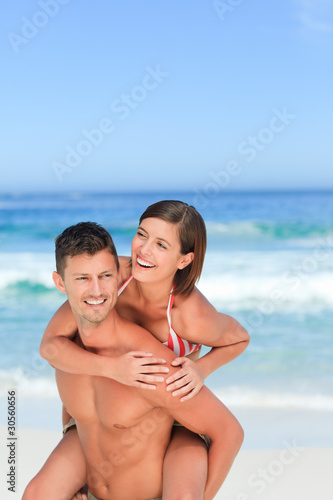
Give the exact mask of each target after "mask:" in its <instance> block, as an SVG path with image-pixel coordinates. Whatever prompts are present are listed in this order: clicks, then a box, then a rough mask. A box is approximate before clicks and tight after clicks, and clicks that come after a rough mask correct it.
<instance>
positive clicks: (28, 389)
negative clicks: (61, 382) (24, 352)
mask: <svg viewBox="0 0 333 500" xmlns="http://www.w3.org/2000/svg"><path fill="white" fill-rule="evenodd" d="M12 389H15V390H16V391H17V393H18V395H19V396H25V397H35V396H38V397H39V396H40V397H43V398H45V397H50V398H54V397H59V395H58V390H57V386H56V383H55V379H54V377H47V376H44V377H41V376H38V377H28V376H26V375H25V374H24V372H23V370H22V368H21V367H17V368H15V369H12V370H9V371H3V370H0V396H6V395H7V391H9V390H12Z"/></svg>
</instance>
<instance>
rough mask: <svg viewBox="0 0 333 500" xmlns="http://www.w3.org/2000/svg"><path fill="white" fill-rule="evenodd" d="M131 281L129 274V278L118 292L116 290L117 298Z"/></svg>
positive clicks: (131, 277)
mask: <svg viewBox="0 0 333 500" xmlns="http://www.w3.org/2000/svg"><path fill="white" fill-rule="evenodd" d="M132 279H133V275H132V274H131V276H130V277H129V278H127V280H126V281H125V282H124V283H123V284H122V285H121V287H120V288H119V290H118V297H119V295H120V294H121V293H122V292H123V291H124V290H125V288H126V287H127V285H128V284H129V283H130V282H131V281H132Z"/></svg>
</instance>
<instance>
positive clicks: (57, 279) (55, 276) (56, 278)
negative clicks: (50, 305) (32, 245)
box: [52, 271, 66, 293]
mask: <svg viewBox="0 0 333 500" xmlns="http://www.w3.org/2000/svg"><path fill="white" fill-rule="evenodd" d="M52 278H53V281H54V284H55V286H56V287H57V288H58V290H59V292H61V293H66V289H65V286H64V282H63V280H62V277H61V276H60V274H59V273H57V271H53V274H52Z"/></svg>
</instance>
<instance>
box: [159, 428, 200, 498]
mask: <svg viewBox="0 0 333 500" xmlns="http://www.w3.org/2000/svg"><path fill="white" fill-rule="evenodd" d="M207 472H208V455H207V446H206V444H205V443H204V441H203V440H202V439H201V438H200V437H199V436H198V435H197V434H194V433H193V432H190V431H189V430H188V429H186V428H185V427H174V428H173V431H172V437H171V441H170V444H169V446H168V449H167V451H166V454H165V458H164V465H163V500H202V499H203V497H204V491H205V486H206V481H207Z"/></svg>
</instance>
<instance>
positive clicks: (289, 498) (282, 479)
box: [0, 399, 333, 500]
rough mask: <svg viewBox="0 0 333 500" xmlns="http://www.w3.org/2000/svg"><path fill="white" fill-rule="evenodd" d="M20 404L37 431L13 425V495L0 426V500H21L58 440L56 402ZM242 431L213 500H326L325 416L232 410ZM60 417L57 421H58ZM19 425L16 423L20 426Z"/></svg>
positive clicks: (332, 445) (328, 439)
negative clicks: (40, 424)
mask: <svg viewBox="0 0 333 500" xmlns="http://www.w3.org/2000/svg"><path fill="white" fill-rule="evenodd" d="M32 401H33V400H26V401H24V402H21V404H20V410H19V411H20V412H21V411H22V412H23V411H24V416H23V414H22V418H21V420H22V421H23V422H25V423H29V420H30V418H31V416H32V415H33V413H34V411H33V408H34V410H35V414H37V415H39V419H40V421H41V420H43V421H44V422H45V418H46V417H47V416H49V417H50V418H49V419H48V424H47V425H44V427H49V428H44V429H42V428H38V424H37V423H36V422H35V424H33V423H32V422H31V427H30V428H29V427H23V426H20V425H19V426H18V428H17V441H16V443H15V454H16V457H15V458H16V469H15V492H12V491H8V489H7V488H8V487H9V486H10V485H9V484H7V483H6V481H7V479H8V478H7V476H6V475H7V473H8V472H9V464H8V450H9V448H7V446H6V444H7V442H8V440H7V429H6V427H4V426H1V428H0V429H1V436H2V437H1V443H2V446H1V470H2V471H3V472H2V477H1V484H0V495H1V499H10V498H11V499H13V500H18V499H21V497H22V493H23V491H24V488H25V486H26V484H27V483H28V481H29V480H30V479H31V478H32V477H33V476H34V474H35V473H36V472H37V471H38V470H39V468H40V467H41V466H42V464H43V463H44V461H45V459H46V458H47V457H48V455H49V453H50V451H51V450H52V449H53V448H54V446H55V445H56V444H57V442H58V441H59V439H60V437H61V433H60V432H59V431H57V430H55V427H54V426H55V422H56V420H57V418H58V415H60V412H59V410H60V405H59V402H58V401H56V400H54V399H50V400H49V401H47V400H44V401H43V402H39V403H38V404H35V403H37V401H35V402H34V403H33V404H32ZM232 411H233V412H234V413H235V414H236V415H237V417H238V419H239V420H240V422H241V423H242V425H243V428H244V430H245V440H244V445H243V447H242V450H241V451H240V453H239V455H238V457H237V459H236V461H235V463H234V465H233V468H232V470H231V472H230V474H229V476H228V478H227V480H226V482H225V483H224V485H223V486H222V488H221V490H220V492H219V493H218V495H217V496H216V499H218V500H282V499H283V500H317V499H320V500H332V498H333V474H332V470H333V432H332V428H331V425H330V422H331V420H332V412H331V411H326V412H325V411H316V410H300V409H298V410H295V409H291V408H290V409H286V408H281V409H270V408H265V409H263V408H232ZM59 418H60V416H59ZM23 422H22V423H23ZM33 427H34V428H33Z"/></svg>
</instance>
